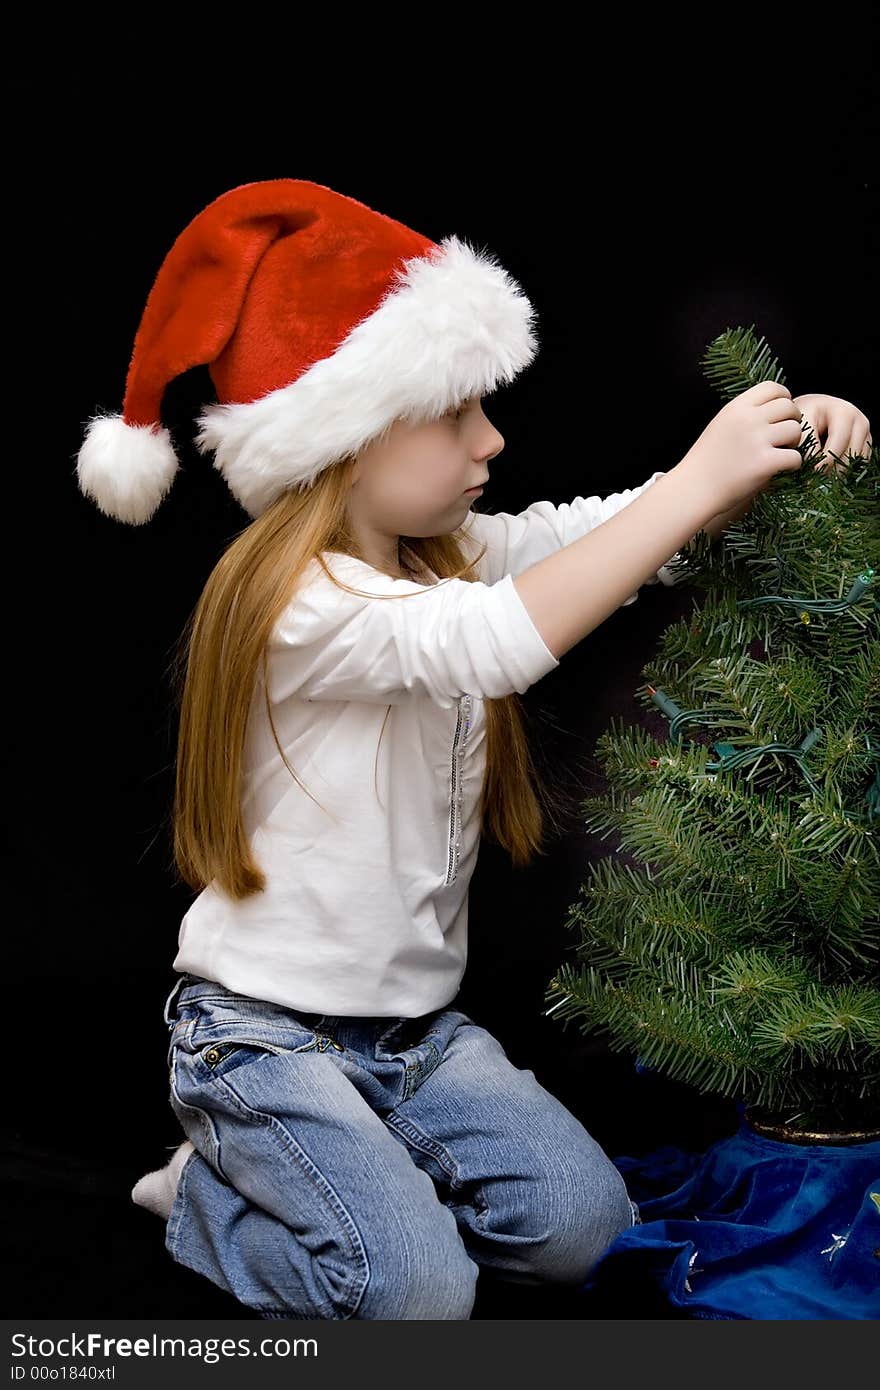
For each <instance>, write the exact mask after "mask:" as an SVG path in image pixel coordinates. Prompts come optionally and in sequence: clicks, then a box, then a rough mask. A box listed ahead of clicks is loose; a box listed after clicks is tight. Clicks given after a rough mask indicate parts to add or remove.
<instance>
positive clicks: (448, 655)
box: [267, 553, 559, 708]
mask: <svg viewBox="0 0 880 1390" xmlns="http://www.w3.org/2000/svg"><path fill="white" fill-rule="evenodd" d="M328 554H329V553H325V558H327V556H328ZM328 565H329V567H330V568H331V569H332V571H333V573H334V574H335V575H336V577H337V578H338V579H339V580H340V581H341V582H342V583H343V584H347V585H349V586H350V587H351V588H354V589H360V590H363V591H364V593H365V595H366V596H364V594H353V593H349V592H348V591H347V590H346V589H342V588H340V587H339V586H338V585H337V584H334V583H333V581H332V580H330V579H329V578H328V577H327V575H326V574H324V572H323V570H322V569H321V567H320V565H319V564H318V563H317V561H313V562H312V566H313V569H312V572H311V576H309V572H308V571H307V572H306V576H305V578H306V581H307V582H303V583H302V584H301V585H300V588H299V589H298V591H297V592H296V594H295V595H294V597H293V599H292V600H291V602H290V603H289V604H288V606H287V607H286V608H285V609H284V610H283V612H282V614H281V616H280V618H279V619H278V620H277V621H276V623H275V625H274V627H273V629H272V632H271V634H270V638H269V644H268V652H267V666H268V686H269V694H270V698H271V699H272V700H273V701H275V702H277V701H280V700H283V699H285V698H287V697H288V696H291V695H296V696H297V697H299V698H300V699H303V700H356V701H366V702H368V703H376V704H399V703H401V702H403V701H404V700H407V699H408V698H409V697H410V696H411V695H413V694H422V695H427V696H429V697H430V698H431V699H432V700H433V701H435V703H437V704H438V705H442V706H443V707H444V708H450V707H451V706H452V705H454V704H455V702H456V701H457V700H458V699H459V698H460V696H462V695H466V694H469V695H476V696H479V697H481V698H485V697H488V698H490V699H498V698H500V697H501V696H503V695H510V694H512V693H513V692H514V691H517V692H518V693H520V694H522V692H523V691H525V690H527V689H528V687H529V686H530V685H533V684H534V682H535V681H537V680H540V679H541V677H542V676H545V675H546V674H547V673H548V672H549V671H552V670H554V669H555V668H556V667H557V666H558V665H559V659H558V658H557V657H556V656H555V655H554V654H553V652H551V651H550V649H549V647H548V646H547V645H546V643H545V642H544V640H543V638H542V637H541V635H540V633H539V632H538V630H537V628H536V627H535V625H534V623H533V622H532V619H531V617H530V615H529V612H528V609H527V608H526V607H525V604H524V603H523V601H522V599H521V598H520V596H519V593H518V591H517V589H516V587H515V585H514V583H513V576H512V575H506V576H505V577H504V578H502V579H501V580H500V581H499V582H498V583H496V584H487V583H485V582H483V581H469V580H466V579H441V580H439V581H438V582H437V583H436V584H433V585H421V584H416V583H415V581H413V580H408V579H394V578H392V577H391V576H390V575H385V574H383V573H382V572H381V571H379V570H376V569H374V568H373V567H372V566H371V565H368V564H366V563H365V562H364V561H361V560H357V559H355V558H354V557H352V556H345V557H343V556H339V555H336V554H335V553H334V554H333V559H332V561H330V560H329V559H328ZM380 595H391V596H392V597H380Z"/></svg>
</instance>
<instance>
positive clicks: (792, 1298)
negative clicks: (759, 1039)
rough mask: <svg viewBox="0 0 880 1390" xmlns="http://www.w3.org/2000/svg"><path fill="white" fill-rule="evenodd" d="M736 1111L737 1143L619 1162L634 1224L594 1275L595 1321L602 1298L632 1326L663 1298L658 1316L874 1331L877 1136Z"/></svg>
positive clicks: (879, 1213)
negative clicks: (849, 1323)
mask: <svg viewBox="0 0 880 1390" xmlns="http://www.w3.org/2000/svg"><path fill="white" fill-rule="evenodd" d="M737 1110H738V1113H739V1117H740V1125H739V1129H738V1131H737V1132H736V1133H735V1134H732V1135H730V1136H729V1137H727V1138H724V1139H721V1140H719V1141H718V1142H717V1143H715V1144H713V1145H712V1146H711V1148H709V1149H708V1150H707V1151H706V1152H705V1153H690V1152H686V1151H684V1150H681V1149H677V1148H674V1147H671V1146H667V1147H664V1148H660V1149H655V1150H654V1151H653V1152H651V1153H649V1154H647V1155H645V1156H643V1157H637V1158H636V1157H629V1156H622V1157H619V1158H615V1159H614V1160H613V1162H614V1163H615V1165H616V1167H617V1168H618V1169H619V1171H620V1172H621V1174H622V1176H623V1178H624V1180H625V1182H626V1185H627V1190H628V1192H629V1195H630V1198H631V1199H632V1200H633V1201H634V1202H636V1203H637V1205H638V1209H639V1216H640V1222H639V1223H637V1224H636V1225H634V1226H633V1227H631V1228H630V1229H628V1230H625V1231H623V1232H622V1233H621V1234H620V1235H619V1236H618V1237H617V1239H616V1240H615V1241H614V1242H613V1243H612V1244H611V1245H610V1246H609V1247H608V1248H607V1250H606V1251H605V1252H604V1254H603V1256H602V1258H601V1259H600V1260H599V1262H598V1264H597V1265H594V1267H593V1269H592V1270H591V1271H590V1274H589V1277H588V1279H587V1281H586V1282H585V1284H584V1285H583V1286H582V1287H583V1290H584V1292H589V1293H591V1294H592V1295H593V1299H592V1303H593V1309H595V1307H596V1306H599V1307H601V1305H602V1302H603V1298H607V1299H608V1301H609V1306H614V1307H618V1308H622V1309H624V1310H625V1309H627V1308H628V1309H629V1310H630V1311H629V1312H628V1313H627V1314H625V1315H627V1316H630V1317H637V1316H639V1311H638V1310H639V1303H640V1295H639V1289H640V1288H641V1289H642V1290H643V1291H645V1292H647V1291H648V1289H650V1293H651V1296H652V1299H653V1300H654V1302H656V1300H657V1296H658V1294H659V1295H661V1296H662V1300H663V1304H664V1309H665V1310H668V1311H665V1312H663V1313H660V1314H659V1316H669V1317H693V1318H721V1319H735V1318H741V1319H771V1320H789V1319H793V1318H799V1319H808V1318H810V1319H823V1320H824V1319H861V1318H880V1132H878V1131H877V1130H876V1129H873V1128H870V1129H869V1128H865V1129H863V1130H852V1131H849V1130H847V1131H845V1132H843V1133H840V1132H828V1133H822V1132H818V1131H816V1132H812V1133H810V1134H802V1133H790V1134H789V1133H787V1132H786V1130H787V1127H786V1126H785V1124H784V1122H782V1121H781V1120H780V1118H779V1117H778V1116H776V1117H773V1116H768V1115H767V1114H766V1113H765V1112H762V1111H760V1110H759V1109H758V1108H757V1107H755V1108H751V1107H749V1108H747V1107H746V1106H745V1105H743V1103H742V1102H740V1103H738V1105H737ZM641 1301H642V1303H647V1302H649V1301H650V1300H649V1299H647V1298H643V1299H642V1300H641ZM591 1315H595V1313H594V1311H593V1313H592V1314H591ZM651 1316H658V1314H656V1313H652V1314H651Z"/></svg>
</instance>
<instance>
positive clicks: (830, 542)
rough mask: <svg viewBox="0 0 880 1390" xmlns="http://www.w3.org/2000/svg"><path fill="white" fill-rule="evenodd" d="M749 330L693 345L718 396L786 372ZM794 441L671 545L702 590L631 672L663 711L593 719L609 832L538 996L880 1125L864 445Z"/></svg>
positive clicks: (643, 1056)
mask: <svg viewBox="0 0 880 1390" xmlns="http://www.w3.org/2000/svg"><path fill="white" fill-rule="evenodd" d="M753 328H754V325H752V328H750V329H727V330H725V332H724V333H722V334H721V335H719V337H718V338H717V339H716V340H715V341H714V342H713V343H711V344H710V345H709V348H708V350H707V352H706V355H705V357H704V359H703V365H704V368H705V372H706V376H707V378H708V379H709V380H710V381H711V382H712V384H713V385H714V386H715V387H716V388H717V389H718V391H719V392H720V393H721V395H722V396H724V397H725V398H726V399H732V397H733V396H735V395H736V394H738V393H739V392H741V391H743V390H746V389H748V388H749V387H750V386H752V385H754V384H755V383H756V382H758V381H763V380H776V381H783V376H782V372H781V369H780V367H779V364H778V363H777V362H776V361H775V359H774V358H772V356H771V354H770V351H769V348H768V347H767V344H766V343H765V341H764V339H763V338H762V339H760V340H756V338H755V336H754V333H753V331H752V330H753ZM801 452H802V455H803V457H804V467H803V468H802V469H800V470H798V471H797V472H795V473H792V472H786V473H784V474H781V475H778V476H777V477H776V478H774V479H773V480H771V483H770V485H768V487H767V488H765V489H764V490H763V491H762V492H761V493H759V494H758V496H757V497H756V498H755V499H754V500H753V503H752V506H751V507H750V509H749V511H748V513H747V514H746V515H744V516H743V517H742V518H741V519H739V520H738V521H737V522H735V523H732V524H731V525H730V526H729V527H728V528H727V530H726V531H725V532H724V533H723V535H722V536H721V537H719V538H718V539H717V540H715V539H713V538H711V537H709V536H708V535H707V534H706V533H704V532H700V533H699V534H698V535H697V536H696V537H694V538H693V540H692V541H691V542H690V543H689V544H688V545H687V546H684V547H682V550H681V552H680V562H681V568H682V571H683V573H684V572H686V574H685V577H686V578H687V579H688V580H689V582H690V583H691V584H692V586H693V588H694V589H695V591H697V592H698V593H700V594H701V595H702V602H701V603H700V604H698V603H697V601H696V600H695V602H694V611H693V613H692V614H691V615H690V616H689V617H686V618H679V619H676V620H674V621H673V622H672V623H670V625H669V627H668V628H667V630H666V632H665V633H664V634H663V636H662V638H661V640H660V642H659V644H658V650H657V652H656V654H655V656H654V657H653V658H652V659H651V661H649V662H648V664H647V665H646V666H645V668H644V669H643V672H642V675H643V677H644V683H643V684H642V685H641V686H640V687H639V688H638V690H637V691H636V692H635V701H636V703H637V705H640V706H641V707H642V708H643V709H646V710H647V709H651V710H653V711H654V712H655V714H656V712H657V711H658V710H659V711H660V712H661V713H662V714H663V715H664V716H665V721H666V725H667V732H666V734H665V736H660V737H658V736H657V735H656V734H655V733H654V732H652V731H651V730H649V729H647V728H644V727H642V726H640V725H638V724H637V723H635V722H633V721H629V722H628V721H627V720H625V719H624V718H622V717H615V718H613V719H612V721H611V724H610V727H609V729H608V731H606V732H604V733H603V734H602V735H600V737H599V738H598V739H597V742H596V756H597V759H598V761H599V764H600V767H601V770H602V773H603V776H604V779H605V783H606V785H605V786H604V788H603V789H602V790H601V792H600V794H599V795H596V796H592V797H590V798H589V799H588V800H585V801H584V804H583V821H584V825H585V827H586V828H587V829H588V830H589V831H592V832H593V833H595V834H597V835H599V836H600V839H601V840H602V841H603V842H604V841H608V840H611V841H612V842H611V845H610V847H609V852H608V853H607V854H606V856H605V857H603V858H599V859H598V860H597V861H595V862H594V863H592V864H591V865H589V868H588V873H587V875H586V878H585V882H584V884H583V885H582V888H581V891H580V894H579V897H578V899H577V901H576V903H574V904H573V905H572V908H571V910H570V914H569V919H568V922H567V927H568V929H569V930H570V931H571V932H572V934H573V936H574V937H575V938H576V944H575V946H574V947H573V951H572V957H573V958H572V960H571V961H568V962H566V963H564V964H563V965H562V966H561V967H560V969H559V970H558V971H557V972H556V975H555V976H554V978H553V980H552V981H551V982H550V986H549V988H548V995H547V997H548V1001H552V1006H551V1007H550V1008H549V1009H548V1013H550V1014H551V1015H553V1016H554V1017H556V1018H558V1019H559V1020H560V1021H561V1022H567V1021H569V1020H577V1021H578V1022H579V1024H580V1026H581V1028H582V1029H583V1030H584V1031H591V1030H600V1031H602V1032H603V1033H605V1034H606V1035H607V1037H608V1042H609V1046H610V1047H611V1048H612V1050H617V1051H621V1050H629V1051H631V1052H633V1053H634V1054H635V1055H636V1056H637V1057H638V1058H639V1059H640V1060H641V1061H642V1063H644V1064H647V1065H649V1066H653V1067H655V1068H656V1069H657V1070H658V1071H661V1072H663V1073H664V1074H665V1075H667V1076H669V1077H672V1078H675V1079H677V1080H684V1081H687V1082H689V1083H690V1084H693V1085H694V1086H696V1087H697V1088H698V1089H699V1090H701V1091H703V1092H711V1091H717V1092H720V1093H723V1094H725V1095H729V1096H734V1097H737V1098H741V1099H744V1100H746V1101H747V1102H748V1103H751V1104H753V1105H756V1106H761V1107H763V1108H765V1109H769V1110H771V1111H772V1110H776V1111H778V1112H780V1113H781V1112H783V1111H784V1112H785V1118H786V1119H788V1120H789V1122H790V1123H800V1124H801V1125H802V1126H803V1127H804V1128H807V1127H810V1126H811V1125H813V1124H816V1123H819V1122H821V1120H822V1119H823V1118H824V1119H826V1120H830V1119H831V1118H832V1117H834V1118H836V1119H837V1121H838V1122H840V1123H846V1122H847V1121H851V1120H852V1119H853V1118H854V1117H857V1118H858V1120H859V1121H864V1122H867V1121H868V1119H869V1117H871V1116H873V1117H874V1118H875V1119H876V1121H877V1123H880V990H878V983H877V982H878V979H880V914H878V911H877V903H878V902H880V836H878V834H877V830H878V824H880V821H878V817H880V620H878V612H880V603H878V597H877V593H878V587H880V585H878V580H877V578H876V577H875V576H877V573H878V571H880V506H878V500H880V452H878V450H877V448H876V447H872V448H871V449H870V451H869V453H868V455H867V457H864V458H860V457H858V456H857V457H854V458H852V457H851V458H848V459H847V460H846V461H845V462H846V464H847V467H846V468H845V470H842V471H841V472H839V473H835V472H831V471H829V472H824V471H819V470H817V469H815V468H814V466H813V463H814V460H815V459H816V458H817V456H819V455H820V451H819V450H818V448H817V446H816V441H815V440H814V439H812V437H811V436H810V437H808V438H807V440H805V441H804V443H803V444H802V446H801ZM654 722H655V723H656V720H655V721H654ZM612 837H614V838H613V839H612ZM623 856H627V857H628V859H629V860H635V863H632V862H624V860H623Z"/></svg>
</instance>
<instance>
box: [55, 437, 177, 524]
mask: <svg viewBox="0 0 880 1390" xmlns="http://www.w3.org/2000/svg"><path fill="white" fill-rule="evenodd" d="M179 466H180V465H179V463H178V461H177V457H176V455H175V453H174V445H173V444H172V442H171V435H170V434H169V432H168V430H167V429H165V427H164V426H159V427H158V428H154V427H153V426H151V425H127V424H126V423H125V420H124V419H123V417H122V416H121V415H97V416H95V417H94V418H93V419H92V420H90V421H89V423H88V428H87V430H86V434H85V439H84V441H83V445H82V447H81V449H80V451H79V454H78V456H77V464H76V475H77V480H78V482H79V486H80V491H81V492H83V493H85V495H86V496H87V497H91V498H92V500H93V501H94V502H96V503H97V504H98V506H99V507H100V509H101V511H102V512H104V513H106V515H107V516H111V517H113V518H114V520H116V521H127V522H129V523H130V524H131V525H134V526H140V525H142V524H143V523H144V522H145V521H149V519H150V517H151V516H152V515H153V513H154V512H155V510H156V508H157V507H158V505H159V503H160V502H161V501H162V498H163V497H164V496H165V494H166V493H167V491H168V489H169V488H170V487H171V484H172V483H173V482H174V475H175V473H176V472H177V470H178V468H179Z"/></svg>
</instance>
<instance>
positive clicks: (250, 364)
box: [76, 179, 538, 525]
mask: <svg viewBox="0 0 880 1390" xmlns="http://www.w3.org/2000/svg"><path fill="white" fill-rule="evenodd" d="M534 318H535V313H534V310H533V308H532V306H531V304H530V303H529V301H528V299H527V298H526V297H525V295H524V294H523V293H522V291H521V289H520V287H519V286H518V285H517V283H516V282H515V281H514V280H513V279H512V278H511V277H510V276H509V275H508V273H507V272H506V271H505V270H504V269H503V268H502V267H501V266H500V265H498V263H497V262H496V261H495V260H494V259H493V257H492V256H491V255H490V254H489V253H488V252H487V251H485V250H479V249H476V248H475V247H473V246H471V245H470V244H469V243H468V242H467V241H465V240H463V239H460V238H458V237H456V236H448V237H445V238H444V239H443V240H442V241H441V242H440V243H439V244H438V243H435V242H433V241H431V240H429V238H427V237H424V236H421V235H420V234H419V233H418V232H414V231H412V230H411V229H410V228H409V227H406V226H404V224H403V223H401V222H396V221H395V220H394V219H393V218H391V217H386V216H385V215H383V214H382V213H379V212H374V211H373V210H372V208H369V207H367V206H365V204H364V203H361V202H358V201H357V199H355V198H348V197H345V196H344V195H343V194H341V193H336V192H334V191H333V190H332V189H330V188H326V187H324V185H322V184H319V183H312V182H310V181H309V180H306V179H270V180H267V181H265V182H261V183H247V184H243V185H241V186H240V187H238V188H233V189H231V190H230V191H229V192H228V193H224V194H222V195H221V196H220V197H219V198H216V199H215V200H214V201H213V202H212V203H209V205H208V206H207V207H206V208H205V209H204V210H203V211H202V212H200V213H199V214H198V215H197V216H196V217H194V218H193V220H192V221H191V222H190V223H189V225H188V226H187V227H185V228H184V230H183V231H182V232H181V234H180V235H179V236H178V238H177V240H176V241H175V242H174V245H173V246H172V247H171V250H170V251H169V252H168V255H167V256H166V257H165V260H164V261H163V263H162V265H161V267H160V269H159V273H158V275H157V276H156V280H155V282H154V284H153V288H152V290H151V291H150V294H149V297H148V299H147V303H146V308H145V309H144V313H143V316H142V318H141V322H140V327H139V328H138V331H137V334H136V336H135V341H134V350H133V353H132V357H131V362H130V364H129V368H128V376H127V378H126V383H125V397H124V401H123V409H122V413H121V414H120V415H97V416H95V417H93V418H92V419H90V420H89V421H88V422H87V429H86V434H85V439H84V442H83V445H82V447H81V449H80V450H79V454H78V456H77V465H76V473H77V480H78V482H79V486H80V489H81V490H82V492H83V493H85V495H86V496H88V497H90V498H92V499H93V501H94V502H96V503H97V505H98V506H99V507H100V509H101V510H102V511H103V512H105V513H107V515H109V516H112V517H114V518H116V519H117V520H119V521H124V522H129V523H131V524H133V525H140V524H141V523H143V522H146V521H149V519H150V517H151V516H152V515H153V513H154V512H155V510H156V508H157V507H158V505H159V503H160V502H161V500H162V498H163V497H164V496H165V494H166V493H167V492H168V490H169V488H170V487H171V484H172V482H173V480H174V475H175V473H176V472H177V469H178V466H179V465H178V461H177V458H176V457H175V454H174V447H173V444H172V441H171V436H170V434H169V432H168V430H167V429H166V428H164V427H163V425H162V424H161V420H160V410H161V406H162V397H163V394H164V392H165V389H166V387H167V386H168V384H169V382H171V381H172V380H173V379H174V378H175V377H177V376H179V375H180V374H181V373H183V372H186V371H188V370H189V369H190V368H192V367H195V366H199V365H206V366H207V367H208V370H209V372H210V375H211V379H212V382H213V384H214V388H215V390H216V394H217V401H218V403H217V404H210V405H207V406H206V407H204V408H203V410H202V411H201V414H200V415H199V419H198V423H199V426H200V429H199V433H198V435H197V437H196V446H197V448H198V449H199V451H200V452H201V453H203V454H204V453H206V452H207V451H208V450H213V451H214V453H215V458H214V466H215V467H216V468H218V469H219V471H220V472H221V474H222V475H223V477H224V478H225V480H226V483H227V484H228V486H229V488H230V490H231V492H232V493H233V495H234V496H235V497H236V498H237V500H238V501H239V502H240V504H241V505H242V507H244V509H245V511H246V512H248V513H249V515H250V516H251V517H252V518H255V517H257V516H259V515H260V513H261V512H263V511H264V510H265V508H266V507H268V506H269V505H270V503H272V502H273V501H274V500H275V499H276V498H277V497H278V496H279V495H280V494H281V493H282V492H284V491H286V490H287V489H289V488H292V487H298V488H301V489H302V488H306V487H309V486H310V485H311V484H312V483H313V482H314V481H315V479H316V478H317V476H318V474H319V473H320V472H321V470H322V469H324V468H327V467H329V466H330V465H331V464H333V463H335V462H338V461H339V460H340V459H341V458H343V457H345V456H346V455H348V454H352V453H357V452H358V451H360V450H361V449H363V448H364V447H365V446H366V445H367V444H369V443H370V442H371V441H372V440H374V439H376V438H377V437H378V436H379V435H381V434H382V433H383V432H384V431H385V430H386V429H387V428H388V427H389V426H390V425H391V424H393V422H394V421H395V420H397V419H415V420H419V421H422V420H424V421H428V420H433V419H438V418H439V417H440V416H441V415H443V414H445V412H446V411H448V410H450V409H452V408H453V407H454V406H456V405H458V404H459V403H460V402H462V401H465V400H467V399H469V398H470V397H472V396H475V395H486V394H489V393H491V392H492V391H494V390H495V389H496V388H497V387H498V386H499V385H500V384H501V383H508V382H510V381H512V380H513V378H514V377H515V376H516V375H517V373H518V372H520V371H521V370H522V369H523V368H524V367H526V366H528V364H529V363H530V362H531V361H532V359H533V358H534V356H535V354H536V352H537V350H538V343H537V338H536V336H535V333H534Z"/></svg>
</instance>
